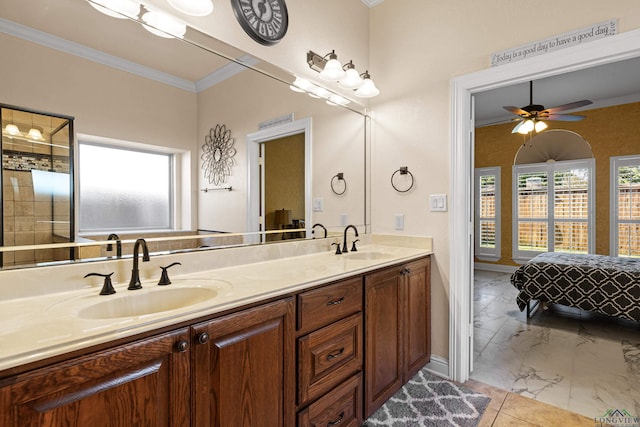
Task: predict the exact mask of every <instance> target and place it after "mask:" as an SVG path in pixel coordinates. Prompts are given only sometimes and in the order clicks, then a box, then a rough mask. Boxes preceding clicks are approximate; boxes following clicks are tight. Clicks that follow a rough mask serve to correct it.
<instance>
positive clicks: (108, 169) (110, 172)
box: [78, 141, 174, 232]
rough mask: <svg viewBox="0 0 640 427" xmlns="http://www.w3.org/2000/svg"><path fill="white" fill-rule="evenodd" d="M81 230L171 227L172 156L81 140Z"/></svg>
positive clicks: (172, 196)
mask: <svg viewBox="0 0 640 427" xmlns="http://www.w3.org/2000/svg"><path fill="white" fill-rule="evenodd" d="M78 159H79V160H78V162H79V168H78V169H79V179H78V181H79V199H80V202H79V205H80V209H79V216H80V231H81V232H96V231H109V232H111V231H118V230H122V231H126V230H168V229H172V228H173V216H174V215H173V200H174V191H173V188H174V185H173V162H174V161H173V154H167V153H162V152H151V151H142V150H136V149H131V148H126V147H120V146H107V145H98V144H92V143H85V142H82V141H80V144H79V155H78Z"/></svg>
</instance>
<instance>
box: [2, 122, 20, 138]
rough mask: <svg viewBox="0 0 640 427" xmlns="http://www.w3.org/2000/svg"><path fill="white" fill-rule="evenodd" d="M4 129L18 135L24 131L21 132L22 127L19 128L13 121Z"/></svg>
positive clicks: (12, 134)
mask: <svg viewBox="0 0 640 427" xmlns="http://www.w3.org/2000/svg"><path fill="white" fill-rule="evenodd" d="M4 130H5V131H6V132H7V133H8V134H9V135H11V136H18V135H22V133H21V132H20V129H18V126H16V125H14V124H13V123H11V124H8V125H7V126H6V127H5V128H4Z"/></svg>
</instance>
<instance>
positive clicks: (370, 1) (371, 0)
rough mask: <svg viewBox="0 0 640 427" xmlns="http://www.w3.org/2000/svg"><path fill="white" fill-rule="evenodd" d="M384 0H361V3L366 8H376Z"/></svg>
mask: <svg viewBox="0 0 640 427" xmlns="http://www.w3.org/2000/svg"><path fill="white" fill-rule="evenodd" d="M383 1H384V0H362V3H364V4H365V5H367V6H368V7H373V6H377V5H379V4H380V3H382V2H383Z"/></svg>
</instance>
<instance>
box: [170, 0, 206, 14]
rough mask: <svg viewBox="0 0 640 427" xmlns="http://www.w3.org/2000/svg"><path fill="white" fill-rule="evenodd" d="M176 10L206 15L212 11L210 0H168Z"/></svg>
mask: <svg viewBox="0 0 640 427" xmlns="http://www.w3.org/2000/svg"><path fill="white" fill-rule="evenodd" d="M168 2H169V4H170V5H171V6H172V7H173V8H174V9H176V10H178V11H180V12H182V13H184V14H187V15H191V16H207V15H209V14H210V13H211V12H213V3H211V0H168Z"/></svg>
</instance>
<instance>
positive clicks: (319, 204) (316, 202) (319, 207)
mask: <svg viewBox="0 0 640 427" xmlns="http://www.w3.org/2000/svg"><path fill="white" fill-rule="evenodd" d="M323 210H324V199H323V198H322V197H316V198H314V199H313V211H314V212H322V211H323Z"/></svg>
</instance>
